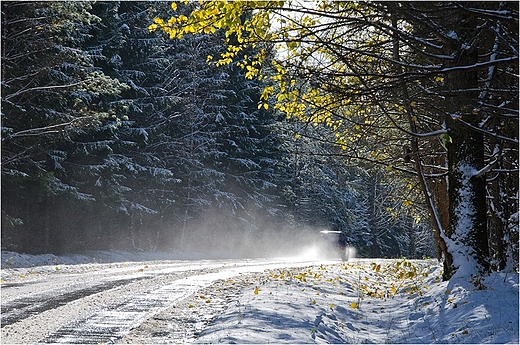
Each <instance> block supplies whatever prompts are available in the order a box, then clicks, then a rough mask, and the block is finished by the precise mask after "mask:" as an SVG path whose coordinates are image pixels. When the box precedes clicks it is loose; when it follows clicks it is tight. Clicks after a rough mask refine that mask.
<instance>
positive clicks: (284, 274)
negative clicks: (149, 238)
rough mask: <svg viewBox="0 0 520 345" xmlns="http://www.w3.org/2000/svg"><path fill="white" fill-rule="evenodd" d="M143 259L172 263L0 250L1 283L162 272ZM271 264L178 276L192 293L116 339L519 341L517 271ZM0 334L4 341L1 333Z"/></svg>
mask: <svg viewBox="0 0 520 345" xmlns="http://www.w3.org/2000/svg"><path fill="white" fill-rule="evenodd" d="M176 255H177V259H193V261H189V265H191V266H194V267H195V266H197V265H202V261H198V260H195V259H198V258H200V256H199V254H182V255H181V254H176ZM94 256H95V259H94ZM151 259H162V260H172V259H176V257H175V255H173V257H172V254H166V253H164V254H161V255H157V254H153V255H152V254H144V253H143V254H139V255H135V254H129V253H93V254H92V255H83V256H68V257H55V256H49V255H47V256H29V255H20V254H16V253H6V252H3V253H2V285H4V284H7V283H8V284H13V283H16V282H19V281H23V280H26V279H38V278H37V277H38V275H39V274H41V275H45V274H48V275H51V274H54V275H63V274H65V275H66V274H68V273H70V274H72V275H73V274H76V273H78V272H82V271H93V270H97V269H100V268H101V267H104V268H106V264H104V265H105V266H102V265H103V264H99V263H98V262H99V261H102V262H105V263H107V262H113V263H114V264H113V265H111V266H110V267H111V269H120V270H124V269H129V267H132V269H133V270H134V271H135V267H140V266H132V265H128V264H127V263H121V262H122V261H125V262H128V261H139V263H138V264H136V265H141V266H143V265H145V266H143V267H147V269H146V270H144V271H145V272H144V273H146V271H147V270H150V271H151V270H154V269H155V270H156V272H159V271H160V269H161V268H163V267H166V263H163V262H162V261H161V264H159V263H157V262H156V263H155V266H152V263H149V262H148V261H143V260H151ZM120 261H121V262H120ZM118 262H119V263H118ZM278 262H279V263H276V264H273V262H270V263H268V262H263V261H261V260H259V261H256V262H255V261H248V262H247V264H246V265H245V266H244V264H243V263H242V264H241V265H242V266H240V265H236V266H237V268H234V266H235V265H233V264H231V263H229V262H227V263H225V265H224V266H223V268H219V269H214V270H213V271H212V272H213V273H210V274H207V273H206V275H205V276H204V277H207V278H208V280H207V282H208V283H207V284H202V283H201V280H200V279H199V278H189V277H188V278H186V279H188V281H189V279H194V282H195V281H197V284H199V285H198V287H197V288H196V289H194V290H193V291H191V292H190V293H189V294H186V295H185V296H184V297H183V298H182V300H178V301H177V300H176V301H174V300H172V301H171V303H170V302H168V303H169V304H168V305H165V306H164V307H162V308H160V309H157V311H156V312H153V313H151V314H146V315H147V316H146V318H145V319H143V320H141V321H140V322H139V323H138V324H134V325H133V326H132V327H131V328H129V329H128V331H125V332H126V333H125V335H124V336H123V337H122V338H120V339H118V341H119V342H121V343H145V344H161V343H179V342H185V343H192V342H195V343H291V344H294V343H399V344H402V343H473V344H482V343H494V344H503V343H509V344H518V343H519V336H518V335H519V317H518V312H519V309H518V306H519V283H518V273H517V272H509V273H495V274H492V275H491V276H488V277H485V278H481V279H471V278H468V277H458V278H457V279H454V280H451V281H449V282H443V281H441V279H440V276H441V273H442V272H441V269H440V267H439V266H438V264H437V262H436V261H433V260H418V261H415V260H380V259H378V260H370V259H353V260H350V261H349V262H340V261H316V262H307V263H306V262H305V261H303V260H302V259H301V258H300V259H291V260H289V259H283V260H281V259H279V260H278ZM291 262H294V264H291ZM221 263H222V261H221V262H220V263H218V264H216V265H215V267H220V266H219V265H222V264H221ZM203 264H204V265H209V266H211V261H210V260H205V261H203ZM161 265H163V266H161ZM175 265H177V263H175ZM248 265H249V266H251V268H247V267H246V266H248ZM148 267H149V268H148ZM154 267H155V268H154ZM168 267H170V266H168ZM174 267H175V266H174ZM171 269H172V268H171V267H170V270H171ZM141 270H142V269H140V271H141ZM28 272H29V273H28ZM170 272H171V271H170ZM29 275H30V276H31V277H29ZM210 275H211V279H209V277H210ZM199 277H202V276H199ZM154 279H159V278H158V277H157V278H154ZM204 279H206V278H204ZM150 281H151V280H150ZM161 284H162V285H161V286H162V288H161V289H163V290H164V289H165V288H168V286H170V285H173V284H172V283H171V282H169V283H166V281H164V279H163V281H161ZM168 284H170V285H168ZM8 297H10V296H8ZM3 302H4V298H2V303H3ZM55 314H56V313H55ZM152 314H153V315H152ZM6 327H9V326H6ZM2 331H3V332H2V334H4V331H5V327H3V329H2ZM180 333H182V334H180ZM10 339H12V338H10Z"/></svg>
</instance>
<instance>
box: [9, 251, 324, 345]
mask: <svg viewBox="0 0 520 345" xmlns="http://www.w3.org/2000/svg"><path fill="white" fill-rule="evenodd" d="M312 263H315V262H312V261H309V260H305V259H255V260H251V259H250V260H198V261H146V262H126V263H113V264H86V265H65V266H63V265H60V266H55V267H54V266H53V267H49V266H47V267H34V268H28V269H26V270H25V272H22V273H20V272H21V271H20V270H12V272H11V273H12V275H11V279H3V282H2V290H1V292H2V302H1V325H2V328H1V335H2V343H5V344H16V343H23V344H27V343H69V344H71V343H72V344H73V343H76V344H98V343H115V342H119V341H120V340H121V339H123V338H124V337H125V336H126V335H127V334H129V333H130V332H131V331H132V330H133V329H135V328H136V327H138V326H139V325H141V324H143V323H145V322H147V321H148V320H150V319H152V318H153V317H154V316H155V315H157V314H159V313H161V312H163V311H164V310H166V309H168V308H172V307H174V306H175V305H176V304H178V303H181V302H182V301H184V300H185V299H186V298H188V297H189V296H192V295H193V294H196V293H197V292H198V291H200V290H201V289H203V288H205V287H207V286H209V285H211V284H212V283H214V282H216V281H218V280H221V279H229V278H231V277H235V276H239V275H242V274H248V273H254V272H262V271H264V270H266V269H274V268H282V267H296V266H307V265H310V264H312ZM5 271H6V270H4V273H5ZM224 297H225V296H224ZM188 331H189V330H188ZM187 336H188V337H189V336H190V335H189V334H188V335H187V334H182V335H180V336H179V337H180V338H179V339H178V340H182V339H184V338H186V337H187ZM181 337H182V338H181Z"/></svg>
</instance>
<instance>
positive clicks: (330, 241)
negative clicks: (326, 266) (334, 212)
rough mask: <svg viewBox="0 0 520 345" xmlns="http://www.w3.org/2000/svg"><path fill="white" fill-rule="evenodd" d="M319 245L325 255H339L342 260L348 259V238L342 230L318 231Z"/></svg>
mask: <svg viewBox="0 0 520 345" xmlns="http://www.w3.org/2000/svg"><path fill="white" fill-rule="evenodd" d="M320 240H321V243H320V246H321V247H322V248H323V249H324V251H325V253H326V255H327V256H334V257H338V256H339V257H340V258H341V260H343V261H348V259H349V258H348V257H349V255H348V253H349V248H348V239H347V235H346V234H345V233H344V232H343V231H339V230H322V231H320Z"/></svg>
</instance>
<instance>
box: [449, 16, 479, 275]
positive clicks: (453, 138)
mask: <svg viewBox="0 0 520 345" xmlns="http://www.w3.org/2000/svg"><path fill="white" fill-rule="evenodd" d="M451 18H452V19H453V18H455V19H456V20H457V22H458V23H459V25H458V28H459V30H458V32H457V33H454V37H456V39H454V42H453V45H452V46H451V47H449V51H448V52H447V53H448V54H449V55H451V56H454V59H453V60H452V65H451V66H449V67H451V68H453V71H451V72H448V73H447V74H446V80H445V81H446V86H447V88H448V90H447V98H446V110H447V114H446V126H447V129H448V135H449V138H447V140H446V145H447V148H448V196H449V218H450V227H449V228H448V229H446V230H447V233H446V235H447V236H448V237H449V238H450V239H451V240H452V242H451V247H450V248H449V249H450V252H452V254H453V256H454V262H453V267H452V269H453V270H457V269H459V268H461V267H462V266H464V267H465V268H466V269H468V270H469V272H465V273H475V272H484V271H486V270H488V268H489V260H488V257H489V249H488V240H487V225H486V223H487V216H486V214H487V208H486V181H485V175H482V176H479V174H478V172H479V170H480V169H482V168H483V167H484V149H485V147H484V138H483V135H482V133H479V132H477V131H474V130H471V129H470V128H469V127H468V124H469V125H472V126H474V127H477V128H478V126H479V122H480V121H481V119H480V116H479V115H478V111H476V109H477V104H475V101H476V100H477V98H478V94H476V93H477V92H478V91H477V90H478V74H477V72H478V71H477V68H475V67H472V68H470V66H475V65H476V63H477V62H478V51H477V49H476V46H475V44H474V41H475V40H476V39H477V36H478V32H476V29H474V28H475V25H474V23H473V18H472V17H471V16H470V15H467V14H466V13H463V12H462V11H461V13H460V14H459V15H458V16H453V17H451ZM453 27H457V26H453ZM460 67H466V68H460ZM468 265H469V266H468ZM451 273H452V272H448V274H451ZM453 273H454V272H453Z"/></svg>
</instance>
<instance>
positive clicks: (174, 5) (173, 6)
mask: <svg viewBox="0 0 520 345" xmlns="http://www.w3.org/2000/svg"><path fill="white" fill-rule="evenodd" d="M172 10H174V11H177V3H176V2H172Z"/></svg>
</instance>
